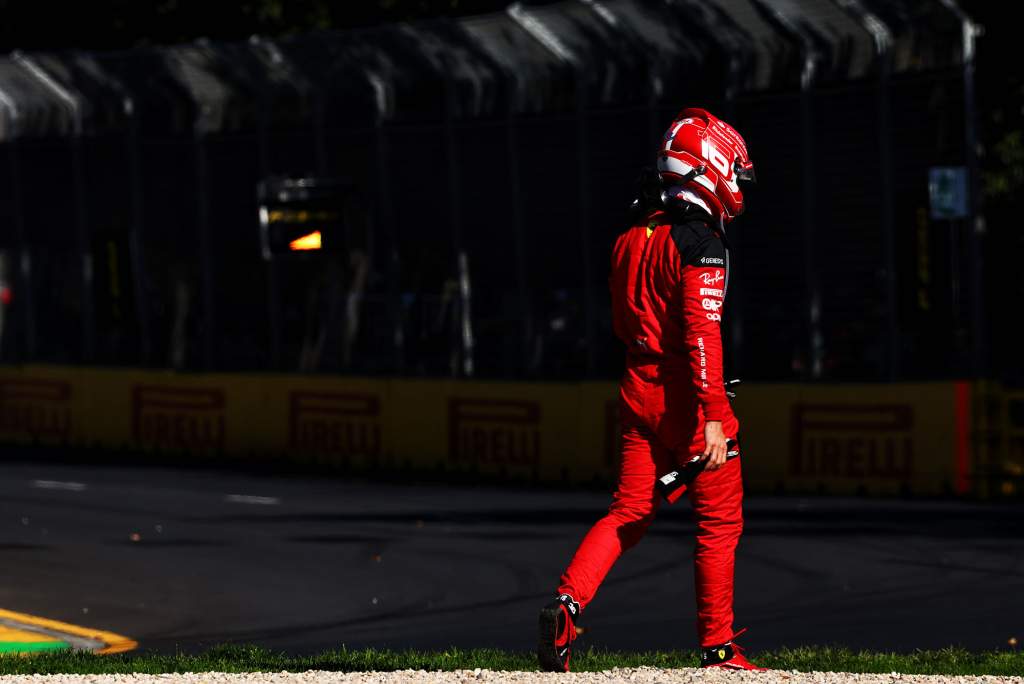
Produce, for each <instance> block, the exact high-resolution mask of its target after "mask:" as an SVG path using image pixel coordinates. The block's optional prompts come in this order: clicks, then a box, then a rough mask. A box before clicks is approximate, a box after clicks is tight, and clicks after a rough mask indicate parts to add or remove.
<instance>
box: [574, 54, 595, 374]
mask: <svg viewBox="0 0 1024 684" xmlns="http://www.w3.org/2000/svg"><path fill="white" fill-rule="evenodd" d="M574 66H575V69H574V73H575V75H576V119H577V124H576V146H577V150H576V154H577V164H578V171H579V221H578V227H579V232H580V233H579V234H580V248H581V249H582V250H583V326H584V327H583V334H584V338H583V339H584V343H585V344H586V350H587V351H586V366H585V368H586V373H587V375H588V376H592V375H593V374H594V370H595V366H596V365H597V349H596V348H595V341H596V338H597V335H596V330H595V328H596V325H597V320H596V318H597V312H596V310H595V309H596V303H595V301H594V297H595V293H594V278H593V262H592V259H591V253H590V247H591V239H590V230H591V228H592V226H593V221H592V220H591V216H590V214H591V212H590V203H591V201H592V198H591V187H592V183H591V173H593V166H592V165H591V164H590V163H589V160H590V148H589V144H590V126H589V122H588V121H587V109H588V108H587V81H586V73H585V71H584V70H583V67H582V65H579V64H577V65H574Z"/></svg>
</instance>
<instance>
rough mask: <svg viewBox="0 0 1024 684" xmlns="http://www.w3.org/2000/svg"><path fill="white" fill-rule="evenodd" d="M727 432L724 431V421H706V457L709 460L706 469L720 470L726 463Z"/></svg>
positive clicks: (727, 448) (727, 449)
mask: <svg viewBox="0 0 1024 684" xmlns="http://www.w3.org/2000/svg"><path fill="white" fill-rule="evenodd" d="M728 451H729V447H728V446H726V439H725V433H724V432H722V421H720V420H709V421H707V422H706V423H704V458H705V459H706V460H707V465H706V466H705V467H704V469H705V470H718V469H719V468H721V467H722V466H723V465H725V458H726V454H727V452H728Z"/></svg>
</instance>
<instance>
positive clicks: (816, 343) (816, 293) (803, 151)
mask: <svg viewBox="0 0 1024 684" xmlns="http://www.w3.org/2000/svg"><path fill="white" fill-rule="evenodd" d="M805 60H806V62H807V63H806V64H805V67H804V74H803V77H802V79H801V87H800V166H801V170H802V184H803V191H802V192H801V195H803V201H802V202H801V218H802V228H803V243H804V254H803V257H804V280H805V286H806V288H807V292H806V295H807V325H808V328H807V343H808V365H809V370H810V376H811V377H812V378H814V379H820V378H821V376H822V372H823V370H824V337H823V335H822V331H821V289H820V287H819V285H818V273H817V269H816V268H815V250H814V244H815V239H814V236H815V232H816V226H815V213H816V205H815V201H814V192H815V183H816V176H815V168H814V128H813V127H814V111H813V104H814V103H813V100H812V90H811V83H812V76H813V71H814V65H813V58H812V57H811V56H807V57H806V58H805Z"/></svg>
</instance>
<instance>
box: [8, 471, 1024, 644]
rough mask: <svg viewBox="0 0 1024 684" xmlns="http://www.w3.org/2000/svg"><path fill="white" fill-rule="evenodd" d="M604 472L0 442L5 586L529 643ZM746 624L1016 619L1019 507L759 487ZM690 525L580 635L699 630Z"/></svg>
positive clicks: (643, 555)
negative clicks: (354, 465) (454, 482)
mask: <svg viewBox="0 0 1024 684" xmlns="http://www.w3.org/2000/svg"><path fill="white" fill-rule="evenodd" d="M608 501H609V496H608V494H606V493H601V492H587V491H584V492H569V493H566V492H559V491H554V490H545V491H530V490H524V489H512V488H501V487H496V486H486V487H476V488H468V487H461V488H457V487H447V486H439V485H436V484H423V485H397V484H380V483H369V482H360V481H351V480H349V481H345V480H339V479H329V478H296V477H283V476H268V475H252V474H238V473H230V472H203V471H195V470H193V471H188V470H170V469H162V468H152V467H149V468H128V467H113V466H103V467H100V466H71V465H56V464H52V463H31V462H14V463H11V462H2V463H0V607H2V608H6V609H8V610H13V611H17V612H22V613H28V614H32V615H37V616H42V617H47V618H51V619H57V620H61V621H65V622H70V623H74V624H78V625H84V626H88V627H93V628H98V629H104V630H107V631H111V632H115V633H119V634H122V635H126V636H129V637H131V638H133V639H136V640H138V641H139V642H140V644H141V647H142V648H148V649H155V650H159V651H165V652H173V651H175V650H185V651H193V650H199V649H202V648H204V647H208V646H212V645H214V644H219V643H224V642H239V643H254V644H259V645H262V646H266V647H269V648H273V649H279V650H285V651H289V652H292V653H307V652H313V651H318V650H323V649H327V648H335V647H338V646H340V645H342V644H345V645H348V646H350V647H363V646H374V647H394V648H404V647H414V648H444V647H448V646H458V647H461V648H470V647H501V648H509V649H520V650H528V649H532V648H533V647H534V635H535V624H536V614H537V609H538V608H539V606H540V605H541V604H542V603H543V602H544V601H546V600H548V599H549V596H550V594H551V592H552V591H553V587H554V584H555V581H556V579H557V577H558V574H559V573H560V571H561V570H562V568H563V567H564V565H565V564H566V563H567V561H568V560H569V557H570V555H571V554H572V552H573V550H574V549H575V546H576V544H577V543H578V542H579V540H580V538H581V537H582V536H583V534H584V533H585V532H586V530H587V529H588V527H589V525H590V524H591V523H592V522H593V521H594V520H595V519H597V517H598V516H599V515H600V514H601V512H602V510H603V509H604V508H605V507H606V506H607V504H608ZM746 514H747V530H746V533H745V536H744V538H743V540H742V541H741V545H740V550H739V553H738V568H737V600H736V604H737V605H736V607H737V622H736V625H737V627H742V626H747V627H749V628H750V632H749V633H748V634H747V635H745V637H744V640H743V641H744V643H745V645H747V646H749V647H751V648H753V649H755V650H759V649H767V648H776V647H779V646H784V645H787V646H798V645H806V644H842V645H846V646H850V647H854V648H872V649H886V650H896V651H909V650H913V649H916V648H937V647H943V646H948V645H961V646H964V647H968V648H972V649H991V648H999V647H1003V646H1005V644H1006V643H1007V639H1008V638H1010V637H1011V636H1016V637H1017V638H1022V637H1024V506H1020V505H1005V504H1003V505H986V504H969V503H957V502H941V501H885V500H856V499H835V498H763V497H762V498H758V497H750V498H748V500H747V505H746ZM692 534H693V525H692V523H691V520H690V515H689V510H688V508H687V505H686V503H685V502H683V503H681V504H679V505H676V506H673V507H663V508H662V511H661V514H660V515H659V519H658V520H656V521H655V523H654V525H653V527H652V528H651V530H650V532H649V534H648V537H647V538H646V539H645V540H644V541H643V542H641V544H640V545H639V546H638V547H636V548H635V549H633V550H632V551H630V552H629V553H628V554H627V555H626V556H624V557H623V558H622V559H621V560H620V562H619V564H618V565H617V566H616V567H615V568H614V569H613V570H612V573H611V575H610V576H609V578H608V580H607V582H606V583H605V585H604V587H603V588H602V590H601V591H600V592H599V594H598V596H597V598H596V600H595V601H594V603H593V604H592V605H591V607H590V608H589V609H588V610H587V612H586V613H585V615H584V618H583V621H582V623H581V624H582V625H584V626H585V627H586V628H587V632H586V635H585V637H584V641H583V643H584V644H593V645H599V646H605V647H609V648H614V649H674V648H691V647H692V646H693V645H694V642H695V628H694V620H693V615H694V608H693V604H694V600H693V582H692V565H691V551H692Z"/></svg>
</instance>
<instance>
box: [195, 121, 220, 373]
mask: <svg viewBox="0 0 1024 684" xmlns="http://www.w3.org/2000/svg"><path fill="white" fill-rule="evenodd" d="M195 125H196V126H199V125H200V124H199V123H198V122H197V123H196V124H195ZM193 150H194V152H195V164H196V166H195V177H196V201H197V206H196V227H197V229H198V231H199V236H198V237H199V239H198V245H199V266H200V269H201V275H200V289H201V291H202V295H201V296H202V302H203V328H204V329H203V366H204V368H205V369H207V370H213V368H214V367H215V365H216V362H217V358H216V338H217V336H216V315H215V311H214V295H213V293H214V287H215V286H216V282H215V278H214V267H213V240H212V239H211V236H210V191H209V182H210V169H209V159H208V158H207V154H206V136H205V135H204V134H203V133H202V132H200V131H196V132H195V138H194V141H193Z"/></svg>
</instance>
